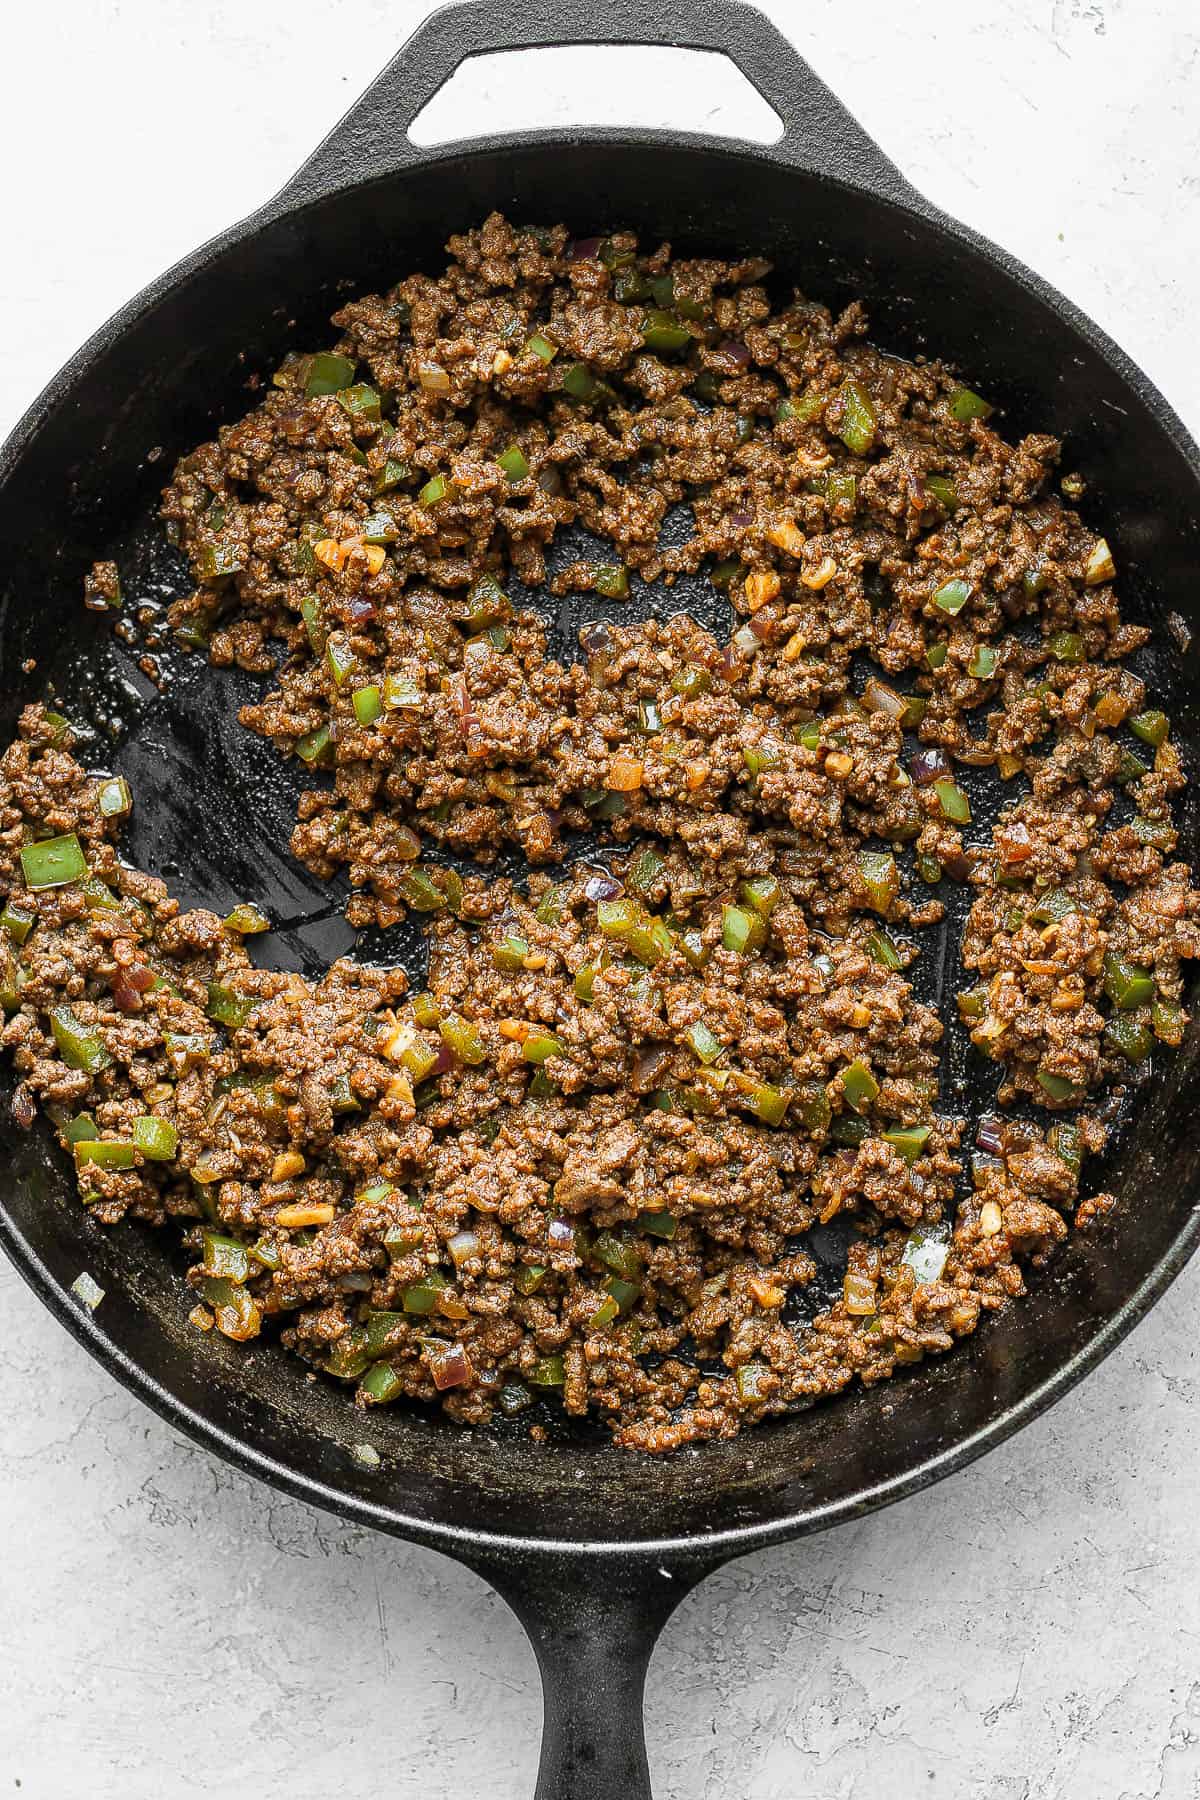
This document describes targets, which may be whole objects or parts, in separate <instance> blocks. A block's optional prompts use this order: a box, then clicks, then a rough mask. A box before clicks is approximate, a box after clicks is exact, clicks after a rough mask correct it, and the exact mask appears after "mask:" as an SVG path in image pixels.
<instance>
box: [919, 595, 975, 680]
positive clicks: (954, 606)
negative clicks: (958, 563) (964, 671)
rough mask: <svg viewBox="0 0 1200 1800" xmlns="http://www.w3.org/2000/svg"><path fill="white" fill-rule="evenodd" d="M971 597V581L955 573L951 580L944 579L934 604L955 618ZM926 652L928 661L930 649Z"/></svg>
mask: <svg viewBox="0 0 1200 1800" xmlns="http://www.w3.org/2000/svg"><path fill="white" fill-rule="evenodd" d="M970 598H971V584H970V582H969V581H964V580H963V579H962V577H961V576H959V575H955V576H953V577H952V578H951V579H950V580H949V581H944V582H943V583H942V585H941V587H940V588H938V589H937V590H936V591H935V593H934V596H933V604H934V605H935V606H936V607H937V608H938V610H939V612H944V613H949V615H950V617H951V618H954V617H955V616H956V615H957V614H958V613H960V612H961V611H962V609H963V607H964V606H965V605H966V604H967V601H968V600H969V599H970ZM925 654H926V661H928V659H929V653H928V651H926V653H925ZM943 660H944V659H943ZM931 666H933V665H931Z"/></svg>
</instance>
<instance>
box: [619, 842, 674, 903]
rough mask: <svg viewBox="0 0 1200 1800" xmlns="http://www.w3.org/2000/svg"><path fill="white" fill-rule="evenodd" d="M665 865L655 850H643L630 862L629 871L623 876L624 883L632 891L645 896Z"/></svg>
mask: <svg viewBox="0 0 1200 1800" xmlns="http://www.w3.org/2000/svg"><path fill="white" fill-rule="evenodd" d="M665 867H666V863H665V862H664V861H663V858H662V857H661V856H660V855H659V854H658V852H657V850H650V849H646V850H643V851H642V852H641V854H640V855H639V856H637V857H635V858H634V860H633V862H632V863H631V864H630V868H629V873H628V875H627V876H626V878H625V879H626V885H627V886H628V887H629V889H630V891H631V892H632V893H634V894H637V895H639V896H640V897H642V898H645V896H646V895H647V894H648V893H649V892H650V890H651V889H652V888H653V886H654V884H655V882H656V881H657V880H658V877H659V876H660V875H661V874H662V872H663V870H664V868H665Z"/></svg>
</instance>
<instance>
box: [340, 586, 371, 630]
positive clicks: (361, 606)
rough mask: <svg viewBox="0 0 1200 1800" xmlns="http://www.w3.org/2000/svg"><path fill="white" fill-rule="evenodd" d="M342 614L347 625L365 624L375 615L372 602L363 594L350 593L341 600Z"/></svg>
mask: <svg viewBox="0 0 1200 1800" xmlns="http://www.w3.org/2000/svg"><path fill="white" fill-rule="evenodd" d="M341 611H342V616H343V618H344V619H345V621H346V623H347V624H348V625H365V624H366V623H367V621H368V620H369V619H373V618H374V617H375V607H374V603H373V602H372V601H370V600H368V599H367V597H366V595H365V594H351V595H349V596H348V597H347V598H346V599H345V600H344V601H343V602H342V608H341Z"/></svg>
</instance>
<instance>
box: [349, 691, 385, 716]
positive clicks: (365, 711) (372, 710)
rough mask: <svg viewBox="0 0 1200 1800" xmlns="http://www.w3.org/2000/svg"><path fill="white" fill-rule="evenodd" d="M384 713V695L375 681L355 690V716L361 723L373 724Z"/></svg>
mask: <svg viewBox="0 0 1200 1800" xmlns="http://www.w3.org/2000/svg"><path fill="white" fill-rule="evenodd" d="M382 714H383V695H382V694H381V693H380V691H379V689H378V687H376V686H375V684H374V683H372V684H371V686H370V687H360V688H355V690H354V716H355V718H356V719H357V720H358V722H359V724H360V725H373V724H374V723H375V721H376V719H378V718H380V717H381V716H382Z"/></svg>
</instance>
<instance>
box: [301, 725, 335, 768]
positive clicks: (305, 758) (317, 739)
mask: <svg viewBox="0 0 1200 1800" xmlns="http://www.w3.org/2000/svg"><path fill="white" fill-rule="evenodd" d="M332 754H333V739H332V736H331V733H330V730H329V727H328V725H318V726H317V729H316V730H315V731H309V732H306V733H305V735H304V736H303V737H302V738H297V739H296V755H297V756H298V757H299V758H300V760H301V762H306V763H320V762H326V761H328V760H329V758H330V757H331V756H332Z"/></svg>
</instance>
